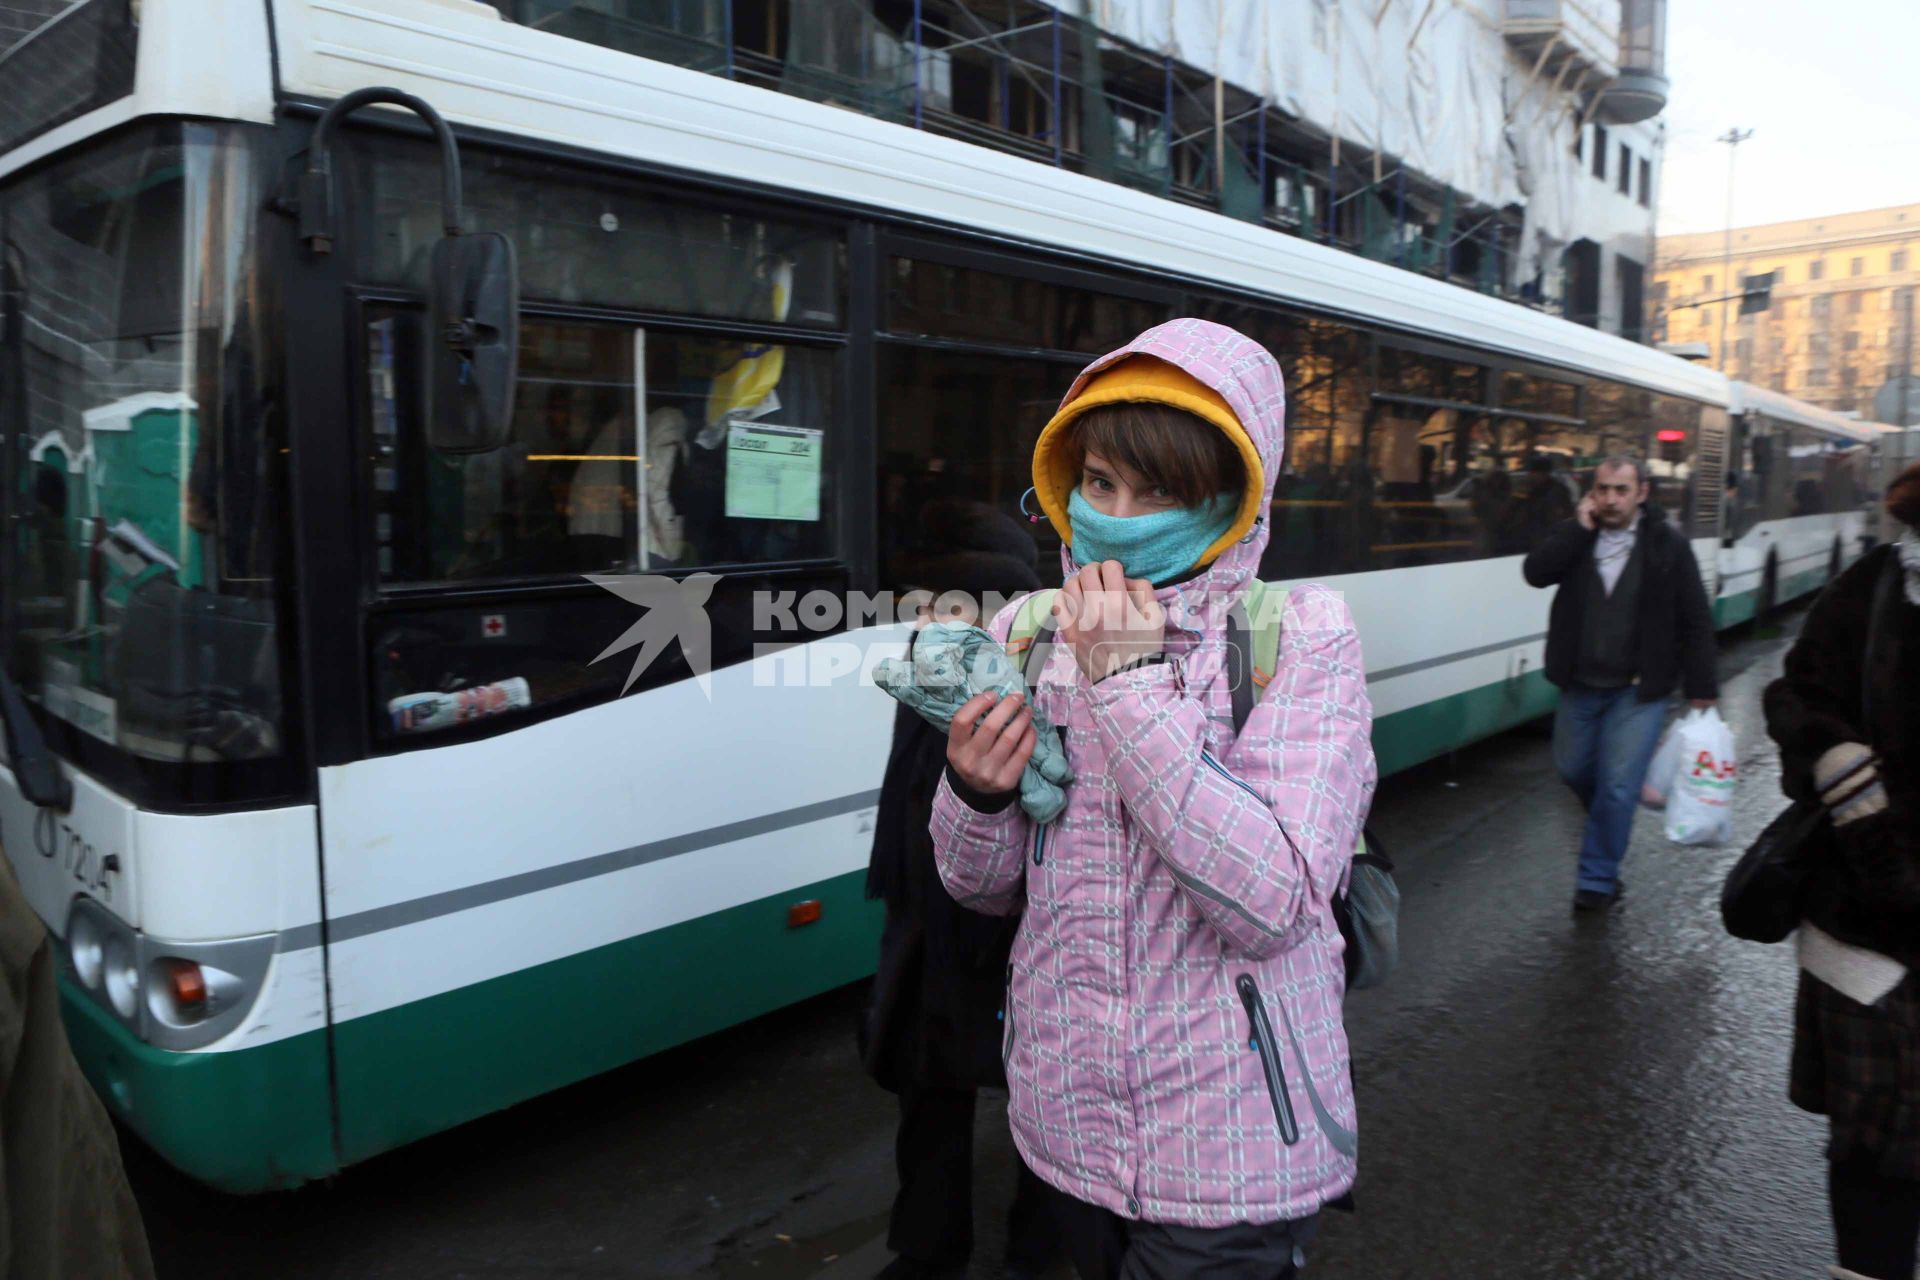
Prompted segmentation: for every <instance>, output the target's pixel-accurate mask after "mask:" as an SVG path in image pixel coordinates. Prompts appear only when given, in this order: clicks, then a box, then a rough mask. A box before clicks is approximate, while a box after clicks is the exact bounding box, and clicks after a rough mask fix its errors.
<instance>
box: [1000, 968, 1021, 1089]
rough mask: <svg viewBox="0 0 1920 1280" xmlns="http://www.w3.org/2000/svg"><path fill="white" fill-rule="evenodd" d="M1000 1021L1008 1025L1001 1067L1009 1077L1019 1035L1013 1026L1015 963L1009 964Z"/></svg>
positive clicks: (1001, 1053) (1004, 1038) (1002, 1048)
mask: <svg viewBox="0 0 1920 1280" xmlns="http://www.w3.org/2000/svg"><path fill="white" fill-rule="evenodd" d="M1000 1021H1002V1022H1004V1023H1006V1024H1007V1033H1006V1035H1005V1036H1003V1037H1001V1041H1000V1067H1001V1070H1003V1071H1005V1072H1007V1073H1008V1074H1009V1075H1011V1074H1012V1072H1013V1042H1014V1039H1015V1037H1016V1035H1017V1032H1016V1031H1015V1029H1014V1025H1013V962H1012V961H1008V962H1007V990H1006V993H1005V994H1004V995H1002V996H1001V998H1000Z"/></svg>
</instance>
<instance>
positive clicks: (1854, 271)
mask: <svg viewBox="0 0 1920 1280" xmlns="http://www.w3.org/2000/svg"><path fill="white" fill-rule="evenodd" d="M1866 270H1867V260H1866V259H1865V258H1855V259H1854V260H1853V261H1852V262H1850V263H1848V264H1847V274H1848V275H1850V276H1858V275H1865V274H1866Z"/></svg>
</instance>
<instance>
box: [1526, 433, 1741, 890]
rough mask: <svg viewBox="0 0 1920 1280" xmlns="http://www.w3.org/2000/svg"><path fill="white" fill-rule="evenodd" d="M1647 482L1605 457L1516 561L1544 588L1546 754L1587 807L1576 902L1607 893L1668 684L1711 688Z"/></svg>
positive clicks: (1687, 584)
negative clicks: (1548, 702)
mask: <svg viewBox="0 0 1920 1280" xmlns="http://www.w3.org/2000/svg"><path fill="white" fill-rule="evenodd" d="M1650 493H1651V488H1650V486H1649V485H1648V483H1647V474H1646V466H1645V464H1644V463H1642V462H1641V461H1640V460H1639V459H1637V458H1629V457H1613V458H1609V459H1607V460H1606V461H1605V462H1602V463H1601V464H1600V466H1599V468H1598V469H1597V470H1596V471H1595V472H1594V477H1593V487H1592V488H1591V489H1589V490H1588V491H1587V495H1586V496H1585V497H1584V498H1582V499H1581V500H1580V505H1579V506H1578V507H1577V508H1576V509H1575V511H1574V516H1573V519H1571V520H1563V521H1561V522H1560V523H1559V524H1558V525H1556V526H1554V528H1553V529H1552V530H1550V531H1549V532H1548V533H1547V535H1546V537H1544V538H1542V539H1541V540H1540V544H1539V545H1538V546H1536V547H1535V548H1534V549H1533V551H1532V552H1531V553H1530V554H1529V555H1528V556H1527V558H1526V562H1525V564H1524V565H1523V566H1522V568H1521V572H1522V573H1524V574H1525V575H1526V579H1527V582H1528V584H1529V585H1530V586H1535V587H1555V588H1558V590H1556V591H1555V593H1554V597H1553V611H1552V614H1551V617H1550V620H1549V622H1548V625H1547V679H1548V680H1550V681H1552V682H1553V683H1554V684H1555V685H1557V686H1558V687H1559V689H1560V707H1559V710H1558V711H1557V712H1556V714H1555V716H1554V722H1553V762H1554V765H1555V767H1556V768H1558V769H1559V770H1560V776H1561V777H1562V778H1564V779H1565V780H1566V783H1567V785H1568V786H1570V787H1572V788H1573V792H1574V794H1575V795H1577V796H1579V797H1580V803H1581V804H1582V805H1583V806H1584V807H1585V808H1586V811H1587V826H1586V833H1585V835H1584V836H1583V838H1582V840H1581V844H1580V871H1579V877H1578V879H1577V880H1576V881H1575V885H1574V894H1573V909H1574V910H1575V911H1577V912H1605V911H1610V910H1612V909H1613V907H1614V905H1615V904H1616V903H1618V902H1619V901H1620V895H1621V891H1622V889H1623V887H1624V886H1623V885H1622V883H1621V881H1620V863H1621V862H1622V860H1624V859H1625V857H1626V855H1627V843H1628V841H1629V840H1631V839H1632V836H1633V816H1634V812H1635V809H1636V807H1637V805H1638V804H1639V800H1640V784H1641V782H1642V781H1644V780H1645V778H1646V773H1647V766H1648V764H1649V763H1650V762H1651V761H1652V759H1653V752H1654V749H1655V747H1656V746H1658V744H1659V741H1660V730H1661V729H1662V728H1663V727H1664V726H1665V724H1666V720H1667V704H1668V702H1669V701H1670V700H1671V698H1672V697H1673V694H1674V693H1675V691H1676V690H1678V691H1679V692H1681V693H1682V694H1683V695H1684V696H1685V697H1686V698H1687V700H1688V701H1689V702H1690V703H1691V704H1692V705H1693V706H1695V707H1711V706H1713V705H1714V703H1715V702H1716V701H1717V700H1718V699H1719V696H1720V684H1719V676H1718V674H1717V673H1716V671H1715V670H1714V640H1713V614H1712V611H1711V610H1710V609H1709V608H1708V606H1707V592H1706V587H1705V586H1704V585H1703V584H1702V583H1701V581H1700V566H1699V564H1698V562H1696V561H1695V559H1694V556H1693V547H1692V546H1691V544H1689V543H1688V541H1687V539H1686V536H1685V535H1684V534H1683V533H1682V532H1681V531H1680V530H1678V529H1676V528H1674V527H1673V526H1672V525H1671V524H1669V523H1668V522H1667V518H1666V512H1665V511H1664V510H1663V509H1662V508H1661V507H1660V506H1659V505H1658V504H1656V503H1649V502H1648V501H1647V498H1648V496H1649V495H1650Z"/></svg>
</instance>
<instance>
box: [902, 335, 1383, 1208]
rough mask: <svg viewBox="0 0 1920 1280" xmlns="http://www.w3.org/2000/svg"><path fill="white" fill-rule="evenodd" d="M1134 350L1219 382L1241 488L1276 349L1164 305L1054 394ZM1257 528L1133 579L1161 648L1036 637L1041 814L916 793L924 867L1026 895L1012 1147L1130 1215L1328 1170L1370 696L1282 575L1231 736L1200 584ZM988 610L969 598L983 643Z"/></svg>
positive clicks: (1328, 629)
mask: <svg viewBox="0 0 1920 1280" xmlns="http://www.w3.org/2000/svg"><path fill="white" fill-rule="evenodd" d="M1139 355H1147V356H1154V357H1158V358H1159V359H1162V360H1165V361H1168V362H1171V363H1172V364H1175V365H1177V366H1179V367H1180V368H1183V369H1185V370H1186V371H1187V372H1188V373H1190V374H1192V375H1193V376H1194V377H1195V378H1197V379H1199V380H1200V381H1201V382H1202V383H1204V384H1206V385H1207V386H1209V387H1212V388H1213V389H1214V390H1215V391H1217V392H1218V393H1219V394H1220V396H1222V397H1223V398H1224V399H1225V401H1226V402H1227V404H1228V405H1229V406H1230V407H1231V409H1232V410H1233V413H1234V414H1235V415H1236V416H1237V417H1238V418H1239V419H1240V422H1241V424H1243V426H1244V427H1245V429H1246V430H1247V432H1248V434H1249V435H1250V436H1251V437H1252V439H1253V442H1254V444H1255V445H1256V447H1257V449H1258V451H1259V456H1260V459H1261V462H1262V468H1261V469H1262V471H1263V472H1264V476H1263V477H1262V478H1261V481H1260V483H1261V485H1262V495H1261V496H1262V501H1261V504H1260V510H1261V511H1262V512H1265V511H1266V510H1267V504H1268V503H1270V502H1271V500H1272V494H1273V476H1274V473H1275V472H1276V471H1277V470H1278V467H1279V462H1280V457H1281V448H1282V433H1283V427H1284V415H1285V392H1284V389H1283V387H1282V382H1281V375H1280V369H1279V367H1278V365H1277V364H1276V363H1275V362H1274V359H1273V357H1272V356H1270V355H1269V354H1268V353H1267V352H1266V350H1265V349H1264V348H1262V347H1261V346H1259V345H1258V344H1257V343H1255V342H1252V341H1250V340H1249V339H1247V338H1245V337H1243V336H1241V335H1240V334H1238V333H1236V332H1234V331H1233V330H1231V329H1228V328H1225V327H1223V326H1220V325H1216V324H1211V323H1208V322H1205V321H1199V320H1175V321H1172V322H1169V323H1167V324H1164V325H1161V326H1159V327H1157V328H1155V329H1152V330H1149V331H1148V332H1147V333H1144V334H1142V335H1141V336H1140V337H1138V338H1136V339H1135V340H1134V341H1133V342H1132V343H1130V344H1129V345H1128V346H1126V347H1124V348H1122V349H1121V350H1119V351H1116V352H1113V353H1111V354H1109V355H1107V356H1104V357H1102V358H1101V359H1099V360H1097V361H1095V362H1094V363H1093V364H1092V365H1090V366H1088V368H1087V370H1086V371H1085V372H1083V373H1082V374H1081V376H1080V378H1079V379H1078V380H1077V381H1076V382H1075V383H1074V386H1073V388H1072V389H1071V390H1070V391H1069V392H1068V393H1067V398H1066V401H1063V402H1062V403H1063V404H1064V403H1066V402H1067V401H1071V400H1073V399H1074V397H1075V396H1077V395H1078V394H1079V393H1080V391H1081V389H1082V387H1083V386H1084V385H1085V384H1086V382H1087V380H1088V379H1089V378H1090V377H1091V376H1092V375H1093V374H1095V373H1096V372H1098V371H1099V370H1101V369H1103V368H1106V367H1108V366H1110V365H1111V364H1113V363H1115V362H1116V361H1119V360H1121V359H1124V358H1126V357H1128V356H1139ZM1267 527H1268V522H1267V521H1266V520H1264V519H1262V520H1261V521H1260V523H1258V524H1257V525H1255V526H1254V528H1253V531H1252V532H1251V533H1249V534H1248V535H1247V536H1246V537H1245V538H1244V539H1243V540H1241V541H1239V542H1237V543H1235V544H1233V545H1231V546H1229V547H1228V548H1227V549H1226V550H1225V551H1224V552H1222V553H1221V554H1220V555H1219V557H1218V558H1217V559H1216V560H1215V561H1214V563H1213V564H1212V565H1211V566H1210V567H1209V568H1208V569H1207V570H1206V571H1205V572H1203V573H1201V574H1199V575H1197V576H1196V577H1194V578H1191V579H1189V580H1188V581H1186V582H1182V583H1178V584H1176V585H1174V586H1170V587H1165V588H1162V589H1161V590H1160V591H1159V592H1158V598H1159V600H1160V601H1161V603H1162V604H1163V605H1164V606H1165V607H1166V610H1167V614H1168V623H1167V635H1166V652H1167V653H1168V655H1169V656H1170V658H1171V659H1172V660H1171V661H1169V662H1167V663H1164V664H1160V665H1153V666H1147V667H1143V668H1139V669H1135V670H1132V671H1128V672H1123V673H1121V674H1118V675H1114V676H1110V677H1108V678H1107V679H1105V680H1103V681H1101V682H1100V683H1099V684H1098V685H1093V686H1090V685H1089V684H1088V683H1087V680H1086V677H1085V676H1083V675H1082V674H1081V673H1080V671H1079V669H1078V668H1077V667H1076V666H1075V664H1074V661H1073V656H1072V654H1071V652H1070V651H1069V649H1068V646H1066V645H1065V644H1056V645H1054V646H1053V649H1052V653H1051V655H1050V657H1049V658H1048V659H1046V662H1045V666H1044V668H1043V671H1042V673H1041V675H1040V677H1039V679H1038V680H1037V681H1036V684H1037V690H1036V693H1035V698H1036V701H1037V702H1038V703H1039V705H1040V706H1041V708H1042V709H1043V710H1044V711H1045V712H1046V714H1047V715H1048V716H1049V717H1050V718H1051V720H1052V721H1053V723H1055V724H1057V725H1061V726H1063V727H1064V732H1065V735H1066V743H1067V754H1068V757H1069V759H1070V760H1071V762H1072V765H1073V768H1074V773H1075V781H1074V782H1073V783H1072V784H1071V785H1070V786H1069V787H1068V792H1067V794H1068V801H1067V808H1066V812H1065V813H1064V814H1062V815H1061V817H1060V818H1059V819H1058V820H1057V821H1056V822H1054V823H1053V824H1051V825H1049V826H1047V827H1044V828H1039V829H1036V828H1035V826H1034V824H1033V823H1032V822H1031V821H1030V820H1029V819H1028V818H1027V817H1026V816H1025V815H1024V814H1023V813H1022V812H1021V810H1020V807H1019V806H1018V805H1010V806H1008V807H1007V808H1005V809H1003V810H1001V811H999V812H997V813H991V814H988V813H981V812H978V811H976V810H975V809H973V808H972V807H970V806H969V805H968V804H967V803H966V802H965V801H964V800H962V799H961V798H960V797H959V796H958V795H956V794H955V793H954V791H953V789H952V787H951V786H949V785H947V784H945V783H943V784H942V785H941V787H940V790H939V792H938V794H937V796H936V798H935V801H934V808H933V824H932V825H933V841H934V848H935V852H936V857H937V860H938V864H939V870H940V875H941V878H942V879H943V880H944V881H945V883H946V886H947V889H948V891H949V892H950V893H952V895H953V896H954V898H955V899H956V900H957V901H959V902H961V903H963V904H965V905H967V906H969V907H972V908H974V909H975V910H978V911H983V912H988V913H992V914H1007V913H1011V912H1014V911H1024V916H1023V919H1022V922H1021V926H1020V931H1019V935H1018V937H1017V939H1016V941H1015V943H1014V947H1013V956H1012V964H1011V965H1010V966H1009V972H1008V989H1007V1003H1006V1015H1005V1017H1006V1027H1005V1032H1004V1043H1003V1052H1004V1054H1005V1057H1006V1064H1007V1078H1008V1081H1009V1088H1010V1091H1011V1102H1010V1108H1009V1110H1010V1116H1011V1120H1012V1125H1013V1134H1014V1140H1015V1143H1016V1145H1017V1146H1018V1147H1019V1150H1020V1154H1021V1155H1022V1156H1023V1157H1024V1158H1025V1159H1026V1161H1027V1163H1028V1165H1029V1166H1030V1167H1032V1169H1033V1170H1034V1172H1035V1173H1037V1174H1038V1175H1039V1176H1040V1177H1041V1178H1042V1179H1044V1180H1045V1181H1047V1182H1048V1183H1050V1184H1051V1185H1053V1186H1055V1187H1057V1188H1059V1189H1060V1190H1062V1191H1064V1192H1066V1193H1068V1194H1069V1195H1072V1196H1074V1197H1076V1198H1078V1199H1080V1200H1083V1201H1087V1202H1090V1203H1092V1204H1096V1205H1099V1206H1101V1207H1102V1208H1105V1209H1109V1210H1111V1211H1113V1212H1115V1213H1117V1214H1121V1215H1123V1216H1125V1217H1127V1218H1137V1219H1143V1220H1146V1221H1149V1222H1160V1223H1178V1224H1183V1225H1188V1226H1205V1227H1211V1226H1224V1225H1226V1224H1229V1223H1235V1222H1255V1223H1259V1222H1275V1221H1281V1220H1286V1219H1294V1218H1300V1217H1304V1216H1306V1215H1308V1214H1311V1213H1313V1212H1315V1211H1316V1210H1318V1209H1319V1208H1320V1207H1321V1206H1322V1205H1324V1204H1325V1203H1326V1202H1327V1201H1329V1200H1332V1199H1335V1198H1337V1197H1338V1196H1340V1195H1341V1194H1342V1193H1343V1192H1345V1191H1346V1190H1347V1188H1348V1187H1350V1186H1351V1185H1352V1183H1353V1178H1354V1170H1355V1154H1356V1121H1355V1114H1354V1099H1353V1086H1352V1082H1351V1080H1350V1078H1349V1075H1348V1070H1347V1040H1346V1033H1345V1030H1344V1028H1343V1026H1342V1023H1341V1002H1342V999H1343V996H1344V986H1345V984H1344V971H1343V968H1342V959H1341V952H1342V943H1341V939H1340V934H1339V931H1338V930H1337V928H1336V927H1335V925H1334V921H1333V917H1332V914H1331V908H1330V905H1329V904H1330V901H1331V899H1332V897H1333V895H1334V893H1335V891H1336V890H1337V889H1338V888H1339V887H1340V886H1341V885H1342V883H1343V882H1344V880H1345V878H1346V875H1347V872H1348V868H1349V864H1350V860H1351V856H1352V850H1353V847H1354V842H1355V840H1356V839H1357V837H1358V835H1359V831H1360V827H1361V824H1362V822H1363V821H1364V819H1365V816H1366V813H1367V808H1368V805H1369V804H1370V802H1371V800H1372V796H1373V788H1374V780H1375V776H1376V775H1375V766H1374V758H1373V748H1372V745H1371V743H1370V741H1369V733H1370V730H1371V724H1372V709H1371V706H1370V704H1369V702H1368V700H1367V688H1366V677H1365V674H1364V672H1363V669H1362V666H1361V659H1360V642H1359V639H1358V637H1357V636H1356V635H1355V633H1354V627H1353V621H1352V618H1351V616H1350V615H1349V613H1348V611H1347V608H1346V605H1345V604H1344V602H1343V601H1342V600H1341V599H1340V597H1339V596H1337V595H1336V594H1335V593H1333V592H1332V591H1330V590H1328V589H1326V588H1325V587H1320V586H1301V587H1296V588H1294V589H1293V590H1292V591H1291V592H1290V593H1289V594H1288V599H1287V612H1286V615H1285V624H1284V629H1283V632H1282V642H1281V651H1280V656H1279V661H1278V662H1277V664H1276V668H1277V669H1276V671H1275V673H1274V675H1273V678H1272V680H1271V682H1270V683H1269V685H1268V686H1267V688H1266V690H1265V693H1264V695H1263V696H1262V698H1261V700H1260V702H1259V704H1258V705H1257V706H1256V707H1255V708H1254V711H1253V714H1252V717H1251V719H1249V720H1248V722H1247V725H1246V728H1245V730H1244V731H1243V732H1241V733H1240V734H1239V735H1238V737H1237V738H1236V737H1235V735H1234V732H1233V719H1232V700H1231V695H1230V693H1229V688H1228V683H1227V678H1226V675H1225V663H1224V654H1225V627H1224V611H1223V610H1222V609H1221V608H1220V607H1218V602H1219V601H1221V600H1222V599H1223V598H1238V596H1239V595H1240V594H1241V593H1242V592H1244V590H1245V588H1246V585H1247V583H1248V582H1249V581H1251V580H1252V578H1253V576H1254V574H1255V572H1256V570H1257V569H1258V566H1259V563H1260V554H1261V550H1262V549H1263V548H1264V547H1265V545H1266V540H1267ZM1062 558H1063V560H1064V561H1065V567H1066V569H1067V571H1068V572H1069V573H1071V572H1073V571H1074V570H1075V568H1076V567H1077V566H1075V565H1074V564H1073V562H1072V559H1071V556H1070V554H1068V553H1065V552H1063V557H1062ZM1012 615H1013V609H1012V608H1009V609H1007V610H1004V611H1002V612H1001V614H1000V615H999V616H998V617H997V618H995V619H994V621H993V623H992V628H991V629H992V631H993V633H994V635H995V636H996V637H998V638H999V639H1001V640H1002V641H1003V642H1004V641H1005V640H1006V638H1007V634H1008V630H1009V628H1010V626H1011V623H1012ZM1256 1019H1259V1020H1261V1021H1264V1022H1265V1023H1266V1026H1265V1027H1264V1028H1263V1027H1262V1026H1260V1025H1259V1022H1257V1021H1256ZM1263 1031H1264V1033H1265V1034H1264V1035H1263V1034H1262V1032H1263ZM1263 1040H1264V1041H1265V1044H1264V1045H1263V1044H1262V1041H1263ZM1270 1078H1271V1079H1273V1080H1274V1081H1275V1082H1276V1084H1275V1086H1272V1087H1270V1085H1269V1079H1270ZM1276 1089H1277V1093H1276ZM1283 1112H1285V1113H1290V1115H1291V1117H1292V1118H1293V1123H1294V1127H1295V1133H1294V1138H1295V1140H1294V1141H1292V1142H1291V1143H1290V1142H1288V1141H1286V1140H1285V1139H1284V1138H1283V1134H1282V1121H1281V1116H1282V1114H1283Z"/></svg>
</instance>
